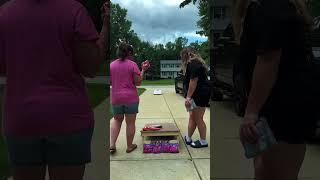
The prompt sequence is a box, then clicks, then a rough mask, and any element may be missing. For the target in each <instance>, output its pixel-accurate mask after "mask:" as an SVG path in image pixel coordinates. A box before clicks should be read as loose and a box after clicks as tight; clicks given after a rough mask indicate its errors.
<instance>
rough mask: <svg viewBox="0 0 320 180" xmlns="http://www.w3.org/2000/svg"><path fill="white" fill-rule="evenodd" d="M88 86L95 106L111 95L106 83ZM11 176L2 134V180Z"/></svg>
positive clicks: (0, 150) (0, 157)
mask: <svg viewBox="0 0 320 180" xmlns="http://www.w3.org/2000/svg"><path fill="white" fill-rule="evenodd" d="M87 87H88V93H89V99H90V103H91V105H92V106H93V107H96V106H98V105H99V104H100V103H101V102H103V101H104V100H105V99H106V98H107V97H108V96H109V90H108V88H109V87H108V86H106V85H105V84H88V85H87ZM140 91H141V90H140ZM0 122H1V121H0ZM9 176H10V168H9V164H8V154H7V148H6V145H5V142H4V139H3V137H2V135H0V180H2V179H6V178H8V177H9Z"/></svg>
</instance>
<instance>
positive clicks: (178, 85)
mask: <svg viewBox="0 0 320 180" xmlns="http://www.w3.org/2000/svg"><path fill="white" fill-rule="evenodd" d="M208 75H209V76H208V80H209V82H210V85H211V87H212V92H211V97H210V99H211V100H212V101H221V100H222V99H223V93H222V91H220V90H219V89H218V88H216V87H215V84H216V83H217V80H216V78H215V76H214V72H213V71H212V70H209V73H208ZM211 77H212V80H211ZM183 80H184V75H183V73H182V71H180V73H178V76H177V77H176V78H175V91H176V93H180V94H184V88H183Z"/></svg>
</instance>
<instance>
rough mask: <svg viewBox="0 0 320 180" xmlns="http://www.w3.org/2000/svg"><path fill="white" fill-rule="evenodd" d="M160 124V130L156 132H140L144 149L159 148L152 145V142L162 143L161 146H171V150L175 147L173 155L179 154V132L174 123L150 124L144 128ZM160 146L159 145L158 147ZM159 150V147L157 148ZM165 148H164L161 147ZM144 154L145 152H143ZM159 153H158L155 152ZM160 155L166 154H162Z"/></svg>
mask: <svg viewBox="0 0 320 180" xmlns="http://www.w3.org/2000/svg"><path fill="white" fill-rule="evenodd" d="M156 124H160V125H161V126H162V128H161V129H160V130H158V131H143V130H141V131H140V132H141V136H142V144H143V147H144V151H145V147H147V146H151V145H153V146H155V148H156V146H157V147H159V144H158V145H154V141H158V140H160V141H162V146H166V147H168V146H171V147H172V148H174V147H175V149H176V150H175V153H177V152H179V140H178V137H179V135H180V130H179V129H178V127H177V126H176V124H174V123H151V124H146V125H145V126H150V125H156ZM160 146H161V145H160ZM159 148H160V147H159ZM163 148H165V147H163ZM145 153H146V152H145ZM150 153H151V152H150ZM157 153H160V152H157ZM162 153H168V152H163V151H162Z"/></svg>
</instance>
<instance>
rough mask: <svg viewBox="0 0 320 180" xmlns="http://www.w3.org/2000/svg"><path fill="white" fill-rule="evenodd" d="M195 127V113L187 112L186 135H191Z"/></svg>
mask: <svg viewBox="0 0 320 180" xmlns="http://www.w3.org/2000/svg"><path fill="white" fill-rule="evenodd" d="M196 128H197V124H196V121H195V115H194V113H193V112H190V113H189V124H188V136H189V137H191V136H192V135H193V133H194V131H195V130H196Z"/></svg>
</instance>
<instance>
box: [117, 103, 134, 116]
mask: <svg viewBox="0 0 320 180" xmlns="http://www.w3.org/2000/svg"><path fill="white" fill-rule="evenodd" d="M112 111H113V114H114V115H116V114H137V113H138V112H139V102H137V103H132V104H121V105H112Z"/></svg>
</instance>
